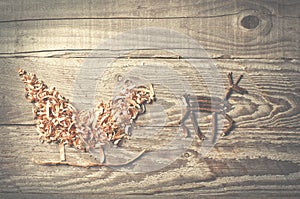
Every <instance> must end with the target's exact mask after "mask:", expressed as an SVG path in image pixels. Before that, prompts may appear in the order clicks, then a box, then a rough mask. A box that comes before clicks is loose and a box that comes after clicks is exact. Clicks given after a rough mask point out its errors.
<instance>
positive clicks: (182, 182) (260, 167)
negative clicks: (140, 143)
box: [0, 126, 300, 195]
mask: <svg viewBox="0 0 300 199" xmlns="http://www.w3.org/2000/svg"><path fill="white" fill-rule="evenodd" d="M1 135H2V138H3V139H1V146H3V147H2V149H1V154H0V155H1V170H0V173H1V178H0V187H1V192H2V193H3V192H8V193H11V192H22V193H27V194H33V193H56V194H59V193H64V194H68V193H73V194H74V193H78V194H104V195H106V194H112V193H114V194H129V195H130V194H133V195H137V194H163V195H165V194H172V193H173V194H176V193H178V194H180V193H181V194H182V193H191V192H192V193H194V194H195V193H199V194H206V195H215V194H217V195H219V194H223V193H226V194H236V193H241V194H242V193H243V192H244V191H245V190H247V192H248V191H249V192H250V193H255V192H260V191H261V190H263V189H265V190H268V191H269V192H273V193H274V192H276V193H278V194H280V193H281V190H285V191H284V192H282V194H283V195H285V194H289V193H290V194H297V193H298V194H299V186H300V185H299V181H300V166H299V163H300V158H299V157H298V156H295V154H297V152H298V150H299V143H300V142H299V130H298V132H293V131H288V130H287V131H282V132H278V131H272V130H270V131H268V130H261V129H246V128H238V129H236V130H235V133H234V134H232V135H230V137H226V138H222V139H220V140H219V141H218V143H217V144H216V145H215V147H214V148H213V149H212V150H211V151H210V152H209V154H208V155H207V156H205V157H199V154H200V153H201V152H199V151H197V150H198V149H199V146H197V144H193V145H192V146H191V147H190V149H188V150H187V151H186V153H185V154H182V155H181V156H179V157H178V159H177V160H176V161H175V162H173V163H171V164H170V165H169V166H167V167H165V168H163V169H161V170H158V171H155V172H150V173H125V172H121V171H118V170H114V169H111V168H101V169H98V168H90V169H86V168H74V167H67V166H60V167H55V166H54V167H47V166H39V165H35V164H34V163H33V162H32V161H31V158H36V159H37V158H38V159H48V160H49V159H54V160H55V159H58V158H59V152H58V146H57V145H55V144H54V145H49V144H45V143H44V144H41V143H39V142H38V140H37V135H36V133H35V129H34V128H33V127H30V128H26V129H24V128H20V127H3V126H2V127H1ZM256 137H259V138H260V139H255V138H256ZM153 143H154V144H155V143H157V141H155V140H154V141H153ZM67 158H69V160H71V161H76V159H77V161H78V160H81V161H82V160H83V159H85V160H88V161H91V158H89V156H88V154H85V153H82V152H78V151H74V150H71V149H69V148H67ZM137 163H138V162H137ZM54 182H55V183H54ZM162 184H163V186H161V185H162Z"/></svg>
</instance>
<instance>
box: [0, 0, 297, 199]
mask: <svg viewBox="0 0 300 199" xmlns="http://www.w3.org/2000/svg"><path fill="white" fill-rule="evenodd" d="M299 8H300V3H299V2H298V1H279V0H278V1H271V0H270V1H251V2H250V1H221V0H220V1H219V0H215V1H202V0H201V1H197V2H196V1H163V2H162V1H101V2H93V3H91V2H90V3H87V2H85V1H50V2H46V1H44V2H42V1H23V2H22V3H20V2H9V1H3V2H1V3H0V10H2V11H1V12H0V23H1V28H0V43H1V46H0V64H1V75H2V77H1V80H0V81H1V84H0V102H1V105H0V112H1V116H0V129H1V130H0V132H1V137H2V138H1V139H0V142H1V146H2V147H1V150H0V151H1V153H0V157H1V158H0V164H1V167H0V176H1V177H0V197H1V198H2V197H3V198H9V197H14V198H15V197H25V198H26V197H27V198H31V197H36V198H39V197H43V198H44V197H51V198H53V197H54V198H69V197H70V198H82V197H90V198H93V197H98V196H100V195H101V196H105V197H112V198H114V197H122V198H124V197H129V198H132V197H137V198H139V197H141V195H142V197H146V195H147V196H148V197H175V196H177V197H190V198H197V197H199V195H202V196H207V197H213V196H215V197H216V196H218V197H233V196H237V197H238V196H246V197H255V196H257V195H258V194H259V195H261V196H266V197H276V196H294V197H299V194H300V193H299V190H300V175H299V174H300V172H299V169H300V167H299V161H300V157H299V156H298V155H297V154H298V151H299V149H300V147H299V133H300V131H299V129H300V122H299V119H298V118H299V110H300V109H299V101H300V100H299V89H300V82H299V75H300V74H299V73H300V69H299V40H298V38H299V28H300V26H299V17H300V16H299V11H298V10H299ZM249 15H251V16H257V17H258V19H259V20H260V23H259V25H258V27H257V28H254V29H247V28H245V27H242V25H241V20H242V19H243V17H246V16H249ZM248 25H249V24H248ZM148 26H158V27H164V28H168V29H172V30H175V31H178V32H182V33H184V34H187V35H188V36H190V37H191V38H193V39H196V40H198V41H199V42H200V44H201V45H202V46H203V47H204V48H205V50H206V51H207V52H208V55H209V56H210V57H211V58H212V59H213V62H214V63H215V64H216V65H217V68H218V72H219V73H220V74H221V78H220V79H218V80H214V81H216V82H218V83H220V84H221V86H222V83H224V84H223V86H226V73H227V72H230V71H232V72H234V74H235V77H237V76H238V75H239V74H244V75H245V77H244V79H243V80H242V82H241V86H243V87H245V88H247V89H248V91H249V94H248V95H244V96H239V95H233V97H232V98H231V99H230V101H229V102H230V104H232V105H233V106H234V109H233V110H231V111H230V112H229V114H230V115H231V116H232V117H233V118H234V120H235V121H236V122H237V128H236V129H234V131H233V132H232V133H231V134H230V135H229V136H228V137H225V138H221V139H219V140H218V142H217V144H216V145H215V146H214V148H212V149H211V151H210V153H209V154H208V155H206V156H204V157H199V154H201V151H199V149H200V148H201V142H200V141H198V140H197V139H195V140H194V142H193V143H192V145H191V146H190V147H189V149H188V150H186V151H185V152H184V153H183V154H182V155H180V156H178V159H177V160H175V161H174V162H172V163H171V164H170V165H168V166H167V167H165V168H162V169H160V170H158V171H153V172H150V173H137V174H136V173H125V172H122V171H120V170H115V169H112V168H89V169H86V168H74V167H67V166H58V167H47V166H39V165H36V164H34V163H33V162H32V161H31V159H32V158H35V159H41V160H43V159H44V160H58V158H59V153H58V151H59V150H58V146H57V145H55V144H50V145H49V144H46V143H44V144H41V143H39V141H38V135H37V132H36V130H35V128H34V127H33V126H32V124H33V123H34V121H33V120H32V115H31V104H29V103H27V102H26V100H25V99H24V91H23V85H22V82H21V81H20V80H19V77H18V76H17V72H16V70H17V68H18V67H23V68H25V69H26V70H28V71H30V72H34V73H36V74H37V75H38V77H40V78H41V79H42V80H44V81H45V82H46V83H47V84H48V85H49V86H55V87H57V89H58V90H59V91H60V92H61V93H62V94H63V95H64V96H66V97H67V98H70V99H72V98H73V97H74V96H73V94H74V92H73V90H72V89H73V86H74V84H75V79H76V78H77V75H78V72H79V70H80V67H82V65H83V64H84V61H85V60H86V59H87V57H88V56H89V54H90V52H91V50H92V49H95V48H99V52H103V54H105V55H109V49H106V48H105V47H101V46H99V43H100V41H101V40H103V39H106V38H108V37H110V36H112V35H116V34H117V33H118V32H122V31H127V30H132V29H135V28H139V27H148ZM147 53H148V52H139V53H137V54H136V55H135V56H133V57H132V58H130V59H120V60H119V62H117V63H116V67H117V68H118V67H119V68H121V69H122V66H124V65H126V64H128V63H129V64H130V63H132V64H133V63H141V62H146V63H147V62H148V61H156V62H164V63H165V62H166V63H168V64H169V65H172V66H173V67H174V70H175V69H176V70H177V71H180V72H181V73H182V74H183V76H184V77H185V78H186V79H187V80H188V81H189V82H191V84H192V85H193V88H194V89H195V92H196V93H197V94H207V90H206V89H205V82H203V81H201V78H199V77H197V76H196V75H195V74H194V73H191V71H189V70H190V69H189V68H188V67H183V66H184V64H182V63H181V62H180V61H181V60H180V59H178V57H176V55H169V54H159V55H156V57H152V56H151V55H150V54H147ZM98 58H99V59H100V60H101V57H98ZM190 59H198V60H201V59H203V58H202V57H190ZM203 61H204V62H205V61H206V60H203ZM201 72H203V73H206V72H207V69H205V68H203V70H202V71H201ZM116 73H117V72H116ZM166 75H167V74H166ZM114 78H115V76H113V74H111V79H114ZM212 82H213V81H212ZM197 86H198V87H197ZM201 86H204V87H203V88H202V87H201ZM199 87H201V89H200V88H199ZM101 92H102V93H103V95H106V94H107V93H108V92H109V91H108V90H107V88H106V89H103V90H102V91H101ZM157 92H158V93H157V96H158V98H159V97H160V99H161V100H163V103H164V104H165V105H166V107H167V111H168V114H169V115H168V119H169V120H168V122H167V123H166V126H168V127H170V128H166V129H165V132H166V133H165V134H161V135H160V136H156V137H153V139H151V140H150V139H147V140H145V141H143V140H141V139H139V138H137V137H134V135H133V138H132V139H131V140H129V141H127V142H126V147H128V146H130V144H134V146H139V147H141V146H143V144H146V145H147V146H149V145H150V144H152V147H153V148H155V147H156V146H159V145H160V144H162V143H163V141H166V140H167V139H168V135H169V134H170V133H172V128H174V129H176V127H172V128H171V126H175V124H177V121H178V120H179V119H180V115H181V114H180V110H177V109H174V108H172V103H170V100H171V101H172V99H171V98H170V97H169V95H167V92H166V91H165V90H164V89H163V88H161V87H160V86H157ZM159 102H162V101H159ZM154 114H155V113H154ZM156 116H157V117H159V114H157V115H156ZM198 119H199V122H200V126H201V128H202V129H203V130H204V132H207V130H208V128H209V125H210V116H209V115H203V116H202V117H201V118H198ZM147 121H148V118H147V116H146V115H145V116H144V117H141V118H140V119H139V120H138V121H137V124H138V125H140V126H143V123H145V122H147ZM188 126H189V127H190V128H191V127H192V126H191V124H190V122H188ZM141 128H142V127H141ZM191 129H192V128H191ZM192 136H193V135H192ZM67 158H68V160H70V161H82V160H84V161H93V158H92V157H90V155H89V154H88V153H82V152H79V151H75V150H73V149H71V148H67Z"/></svg>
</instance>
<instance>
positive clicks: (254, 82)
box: [0, 58, 300, 129]
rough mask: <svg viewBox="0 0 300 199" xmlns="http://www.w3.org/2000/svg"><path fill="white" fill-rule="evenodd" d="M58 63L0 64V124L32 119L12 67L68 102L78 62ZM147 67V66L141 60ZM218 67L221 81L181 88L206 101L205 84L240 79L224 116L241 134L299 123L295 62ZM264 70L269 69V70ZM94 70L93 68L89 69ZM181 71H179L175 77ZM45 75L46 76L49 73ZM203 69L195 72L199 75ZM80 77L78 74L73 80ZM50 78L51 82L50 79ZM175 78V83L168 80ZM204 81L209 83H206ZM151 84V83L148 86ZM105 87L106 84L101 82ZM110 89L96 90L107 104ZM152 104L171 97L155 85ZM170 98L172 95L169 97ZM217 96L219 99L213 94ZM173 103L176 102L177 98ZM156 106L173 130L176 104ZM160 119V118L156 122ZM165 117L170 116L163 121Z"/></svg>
mask: <svg viewBox="0 0 300 199" xmlns="http://www.w3.org/2000/svg"><path fill="white" fill-rule="evenodd" d="M59 60H61V59H57V58H53V59H43V58H39V59H26V60H19V59H1V60H0V61H2V64H3V65H6V66H7V67H6V68H3V72H2V79H1V85H2V89H1V91H0V94H1V99H2V106H1V112H3V113H6V114H3V115H2V116H0V121H1V122H0V123H1V124H30V123H31V124H32V123H33V120H32V114H31V104H29V103H27V101H26V100H25V99H24V91H23V84H22V82H21V81H20V80H19V77H18V75H17V72H16V67H15V65H18V66H20V65H24V66H30V65H32V66H38V67H37V68H36V67H34V68H33V67H25V68H26V69H27V70H29V71H33V72H35V73H37V75H38V77H40V78H41V79H42V80H44V81H45V82H46V83H47V84H48V85H49V86H56V88H57V89H58V90H59V91H61V93H62V94H63V95H64V96H66V97H69V98H70V99H72V98H73V97H74V93H73V87H74V84H75V79H76V78H78V77H76V75H77V71H79V68H80V64H81V61H80V60H72V61H69V60H66V61H64V62H62V65H63V66H64V67H63V68H61V66H59ZM142 61H143V62H144V63H147V60H145V59H143V60H142ZM155 61H156V62H168V63H171V64H173V67H174V68H173V69H174V71H179V72H182V74H185V73H186V74H188V73H189V70H192V69H191V68H190V69H188V68H186V70H184V69H179V68H178V67H180V66H181V65H182V63H181V62H180V60H167V61H166V60H157V59H155ZM140 62H141V60H138V59H136V60H133V61H128V60H123V61H122V60H121V61H120V62H119V63H118V64H117V66H116V69H115V70H114V71H110V75H111V78H110V77H109V76H108V77H107V79H111V80H110V81H115V80H116V78H114V75H115V74H118V73H120V71H119V70H118V68H119V67H121V66H123V65H124V64H126V63H127V64H128V63H131V64H133V65H134V64H135V63H140ZM216 64H218V66H219V73H222V74H221V76H222V79H220V80H211V81H212V82H203V80H202V81H201V80H199V79H198V81H197V74H194V75H184V77H185V78H186V79H187V82H189V83H191V84H192V85H193V86H194V87H193V89H194V90H193V91H194V92H195V93H198V94H200V95H209V93H208V91H207V90H205V89H204V90H203V89H202V88H204V87H205V86H206V85H205V84H206V83H209V84H210V83H213V82H214V81H215V82H219V83H220V82H221V84H220V86H222V82H224V88H225V86H226V82H227V80H226V76H225V74H226V73H227V72H229V71H232V72H234V74H236V76H237V75H239V74H244V75H245V77H244V79H243V80H242V82H241V85H242V86H243V87H245V88H246V89H248V91H249V94H247V95H244V96H239V95H235V96H234V97H232V99H230V101H229V102H230V103H231V104H232V105H233V106H234V109H233V110H232V111H231V112H230V115H231V116H232V117H233V118H234V119H235V120H236V122H237V123H238V125H239V126H240V127H245V128H256V127H259V128H271V129H272V128H278V129H284V128H299V127H300V123H299V120H298V117H299V110H300V109H299V92H298V90H299V87H300V82H299V78H298V77H299V69H298V67H297V66H298V62H285V61H273V62H270V61H257V60H252V61H250V60H249V61H244V60H235V61H231V60H225V61H216ZM269 66H272V68H270V67H269ZM95 67H97V66H95ZM180 70H181V71H180ZM49 71H51V73H49ZM205 71H206V69H203V70H202V71H201V72H203V73H204V72H205ZM79 75H80V74H79ZM162 75H163V76H162V77H161V78H167V75H168V74H162ZM53 77H55V78H53ZM148 78H151V75H149V76H148ZM174 78H179V77H174ZM208 81H209V80H208ZM152 83H154V84H155V83H156V82H152ZM105 84H108V82H107V81H105ZM112 89H114V88H109V87H107V85H106V87H105V88H104V89H102V90H101V89H100V90H101V91H102V92H101V95H100V96H99V95H98V96H99V98H100V99H101V98H102V99H103V97H104V98H107V95H108V94H109V93H110V90H112ZM157 89H158V90H157V99H158V100H164V99H166V100H167V101H168V100H169V102H170V100H171V98H169V97H168V96H169V93H170V92H173V91H168V92H165V90H164V88H162V85H157ZM173 94H174V93H173ZM219 95H220V96H222V95H223V93H221V94H219ZM177 97H178V96H177ZM158 103H159V104H162V105H164V106H167V107H166V109H170V111H171V112H170V113H171V114H172V118H173V119H172V120H173V123H172V122H171V123H170V124H175V123H176V122H175V123H174V120H176V121H178V120H179V119H180V114H181V113H180V111H181V107H180V106H179V104H178V103H179V102H178V101H177V102H174V103H175V104H176V103H177V109H175V110H173V109H172V106H174V104H169V105H167V104H168V103H167V102H164V101H159V102H158ZM157 117H160V116H157ZM169 117H170V116H169Z"/></svg>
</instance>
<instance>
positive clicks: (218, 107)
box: [179, 72, 248, 140]
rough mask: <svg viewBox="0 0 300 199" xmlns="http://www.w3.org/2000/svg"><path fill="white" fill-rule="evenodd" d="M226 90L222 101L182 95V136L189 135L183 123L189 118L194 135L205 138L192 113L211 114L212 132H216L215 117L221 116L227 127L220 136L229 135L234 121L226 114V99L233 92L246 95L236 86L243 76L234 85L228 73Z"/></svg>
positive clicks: (242, 89)
mask: <svg viewBox="0 0 300 199" xmlns="http://www.w3.org/2000/svg"><path fill="white" fill-rule="evenodd" d="M227 77H228V84H229V86H228V88H227V89H226V92H225V97H224V99H221V98H218V97H214V98H211V97H207V96H191V95H188V94H186V95H184V96H183V98H184V99H185V102H186V105H187V106H186V108H185V110H184V112H183V116H182V119H181V120H180V122H179V124H180V126H181V127H182V128H183V131H184V134H185V135H187V136H188V135H189V129H188V128H187V127H186V126H185V121H186V120H187V118H188V117H190V119H191V121H192V124H193V127H194V129H195V132H196V135H197V136H198V137H199V138H200V139H201V140H204V139H205V136H204V135H203V134H202V132H201V130H200V128H199V125H198V123H197V120H196V116H195V113H194V112H206V113H212V123H213V132H214V133H215V132H216V123H217V122H216V121H217V115H218V114H222V115H224V117H225V118H226V119H227V120H228V122H229V126H228V127H227V128H225V129H224V130H223V132H222V136H226V135H228V134H229V132H230V131H231V130H232V129H233V128H234V123H235V122H234V120H233V119H232V118H231V117H230V116H229V115H228V114H227V113H226V110H227V108H228V106H227V105H228V103H227V101H228V99H229V98H230V96H231V93H232V92H233V91H235V92H236V93H239V94H242V95H243V94H246V93H248V92H247V90H246V89H244V88H241V87H240V86H239V85H238V84H239V83H240V81H241V79H242V78H243V75H240V77H239V78H238V80H237V81H236V82H235V83H234V82H233V77H232V72H230V73H228V75H227Z"/></svg>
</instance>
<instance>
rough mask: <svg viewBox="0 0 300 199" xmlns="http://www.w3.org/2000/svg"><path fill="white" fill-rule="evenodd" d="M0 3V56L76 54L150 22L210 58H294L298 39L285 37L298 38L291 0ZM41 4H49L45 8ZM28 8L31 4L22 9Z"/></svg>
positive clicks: (293, 4) (296, 6)
mask: <svg viewBox="0 0 300 199" xmlns="http://www.w3.org/2000/svg"><path fill="white" fill-rule="evenodd" d="M125 5H126V6H125ZM0 6H2V9H1V10H11V12H2V13H1V14H2V16H1V19H2V22H1V30H0V38H1V43H2V45H1V51H0V52H1V56H2V57H16V56H17V57H23V56H41V55H40V54H38V52H43V55H42V56H46V57H47V56H49V54H48V53H49V51H50V52H52V51H53V52H55V54H56V55H52V56H58V57H60V56H68V54H69V53H70V52H72V51H76V52H78V53H79V54H78V55H75V57H77V56H82V52H83V53H84V52H85V51H86V50H90V49H94V48H97V47H98V46H97V45H98V44H99V42H100V41H101V40H102V39H105V38H107V37H109V36H111V35H113V34H117V33H119V32H123V31H126V30H132V29H135V28H140V27H149V26H151V27H152V26H155V27H164V28H168V29H173V30H175V31H178V32H182V33H185V34H187V35H189V36H190V37H192V38H194V39H196V40H198V41H199V42H200V44H201V45H202V46H203V47H204V48H205V49H206V50H207V51H208V52H209V54H210V56H211V57H227V58H228V57H231V58H260V59H261V58H266V59H294V58H299V51H298V49H299V42H298V41H297V40H295V41H294V40H291V38H298V37H299V27H300V26H299V23H298V21H299V20H295V19H297V18H299V13H298V12H297V11H298V10H299V7H300V4H299V2H297V1H292V2H290V1H289V2H286V1H253V2H249V1H238V2H237V1H221V0H217V1H213V2H212V1H198V2H194V1H189V2H186V3H184V4H182V2H181V1H168V2H160V1H159V2H156V3H155V2H152V1H143V2H137V1H122V2H119V1H114V2H106V3H104V2H101V3H95V4H92V3H91V4H88V3H83V2H68V1H65V2H63V3H61V2H59V3H58V2H56V1H54V2H47V3H40V2H38V1H37V2H32V3H25V4H23V6H17V5H15V4H11V3H9V2H2V4H0ZM66 6H68V9H66ZM46 7H50V8H52V9H47V10H48V12H46V11H45V8H46ZM30 8H35V9H33V10H30V12H28V9H30ZM117 8H118V9H117ZM62 10H64V11H62ZM45 12H46V13H45ZM166 13H168V14H167V15H166ZM247 16H252V17H248V18H245V17H247ZM244 18H245V19H244ZM243 19H244V21H243V24H244V26H245V27H246V28H245V27H243V25H242V20H243ZM256 22H257V23H258V24H257V27H256V28H253V27H254V25H255V23H256ZM295 22H296V23H295ZM253 23H254V25H253ZM252 26H253V27H252ZM40 30H43V31H40ZM103 50H106V49H105V48H104V49H103Z"/></svg>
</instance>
